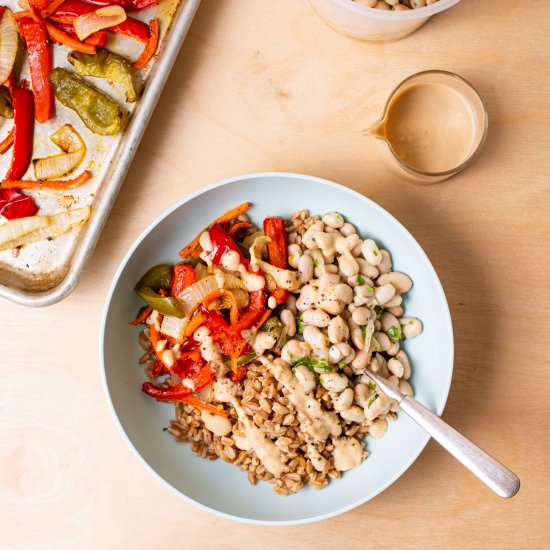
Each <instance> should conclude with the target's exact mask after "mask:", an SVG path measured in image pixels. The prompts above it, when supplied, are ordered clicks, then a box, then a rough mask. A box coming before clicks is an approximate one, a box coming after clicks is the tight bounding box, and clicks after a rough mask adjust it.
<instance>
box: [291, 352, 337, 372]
mask: <svg viewBox="0 0 550 550" xmlns="http://www.w3.org/2000/svg"><path fill="white" fill-rule="evenodd" d="M300 365H305V366H306V367H307V368H308V369H309V370H310V371H312V372H315V369H317V370H320V371H322V372H331V371H332V370H333V367H332V366H331V365H330V363H329V362H328V361H327V360H326V359H323V358H322V357H318V358H316V359H314V358H313V357H310V356H309V355H306V356H304V357H300V359H298V361H296V363H294V367H292V369H293V370H294V369H295V368H297V367H299V366H300Z"/></svg>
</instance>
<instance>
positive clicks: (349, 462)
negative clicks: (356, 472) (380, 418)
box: [332, 437, 363, 472]
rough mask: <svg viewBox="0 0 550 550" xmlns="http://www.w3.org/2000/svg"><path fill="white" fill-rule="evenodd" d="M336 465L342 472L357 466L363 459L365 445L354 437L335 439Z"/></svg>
mask: <svg viewBox="0 0 550 550" xmlns="http://www.w3.org/2000/svg"><path fill="white" fill-rule="evenodd" d="M332 444H333V445H334V452H333V453H332V455H333V456H334V467H335V468H336V469H337V470H338V471H340V472H346V471H347V470H352V469H353V468H357V466H359V464H361V462H362V461H363V447H362V446H361V444H360V443H359V441H357V439H354V438H353V437H342V438H339V439H333V441H332Z"/></svg>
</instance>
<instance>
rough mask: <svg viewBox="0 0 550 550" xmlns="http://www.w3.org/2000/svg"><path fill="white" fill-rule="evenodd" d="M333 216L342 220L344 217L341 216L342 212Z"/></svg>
mask: <svg viewBox="0 0 550 550" xmlns="http://www.w3.org/2000/svg"><path fill="white" fill-rule="evenodd" d="M335 217H336V218H338V219H339V220H343V219H344V217H343V216H342V214H338V213H336V214H335Z"/></svg>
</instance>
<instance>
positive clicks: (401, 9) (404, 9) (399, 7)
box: [393, 0, 427, 11]
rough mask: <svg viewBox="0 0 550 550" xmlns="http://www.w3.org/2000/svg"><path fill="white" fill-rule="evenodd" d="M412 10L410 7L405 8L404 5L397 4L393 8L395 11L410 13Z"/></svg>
mask: <svg viewBox="0 0 550 550" xmlns="http://www.w3.org/2000/svg"><path fill="white" fill-rule="evenodd" d="M426 1H427V0H426ZM410 9H411V8H409V6H404V5H403V4H396V5H395V6H393V11H408V10H410Z"/></svg>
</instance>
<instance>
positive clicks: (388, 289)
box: [374, 283, 395, 306]
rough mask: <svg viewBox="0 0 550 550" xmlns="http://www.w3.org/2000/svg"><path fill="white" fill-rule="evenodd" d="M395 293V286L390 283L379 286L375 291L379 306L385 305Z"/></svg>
mask: <svg viewBox="0 0 550 550" xmlns="http://www.w3.org/2000/svg"><path fill="white" fill-rule="evenodd" d="M394 295H395V288H394V287H393V286H392V285H390V284H389V283H388V284H385V285H382V286H379V287H377V288H376V289H375V291H374V299H375V300H376V303H377V304H378V305H379V306H383V305H384V304H386V303H387V302H388V301H389V300H391V299H392V298H393V297H394Z"/></svg>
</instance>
